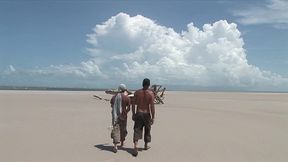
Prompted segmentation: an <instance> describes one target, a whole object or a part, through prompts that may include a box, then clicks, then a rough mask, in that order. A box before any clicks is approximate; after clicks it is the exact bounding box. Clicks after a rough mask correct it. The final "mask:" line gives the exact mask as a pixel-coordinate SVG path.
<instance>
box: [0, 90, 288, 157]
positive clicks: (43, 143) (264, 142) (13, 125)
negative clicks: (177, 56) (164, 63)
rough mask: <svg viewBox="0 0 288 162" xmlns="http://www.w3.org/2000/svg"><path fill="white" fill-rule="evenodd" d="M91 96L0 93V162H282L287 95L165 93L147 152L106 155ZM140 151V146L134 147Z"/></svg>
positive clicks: (104, 130)
mask: <svg viewBox="0 0 288 162" xmlns="http://www.w3.org/2000/svg"><path fill="white" fill-rule="evenodd" d="M93 95H98V96H101V97H104V98H107V99H110V97H112V96H111V95H107V94H105V93H104V92H102V91H99V92H69V91H0V161H1V162H120V161H123V162H130V161H133V162H138V161H139V162H148V161H149V162H176V161H178V162H193V161H194V162H287V161H288V139H287V137H288V94H285V93H234V92H225V93H224V92H223V93H222V92H176V91H175V92H173V91H168V92H167V93H166V98H165V100H164V101H165V104H164V105H156V119H155V123H154V125H153V126H152V143H151V147H152V148H151V149H149V150H148V151H140V152H139V155H138V157H136V158H135V157H133V156H132V155H131V149H132V148H133V143H132V137H133V122H132V120H131V112H129V118H128V136H127V139H126V143H125V147H124V148H123V149H120V150H119V151H118V153H116V154H115V153H113V152H111V149H112V147H111V146H112V140H111V139H110V130H109V126H110V123H111V108H110V105H109V102H106V101H103V100H98V99H95V98H94V97H93ZM139 146H141V147H143V140H141V141H140V142H139Z"/></svg>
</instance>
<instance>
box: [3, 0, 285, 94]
mask: <svg viewBox="0 0 288 162" xmlns="http://www.w3.org/2000/svg"><path fill="white" fill-rule="evenodd" d="M287 65H288V0H254V1H250V0H81V1H80V0H50V1H48V0H0V86H47V87H71V88H75V87H78V88H111V87H117V85H118V84H120V83H124V84H126V85H127V86H128V88H131V89H134V88H137V87H141V82H142V80H143V79H144V78H146V77H148V78H149V79H150V80H151V83H152V84H163V85H165V86H166V87H167V88H168V89H169V88H170V89H175V90H177V89H181V90H183V89H189V90H240V91H246V90H248V91H288V68H287Z"/></svg>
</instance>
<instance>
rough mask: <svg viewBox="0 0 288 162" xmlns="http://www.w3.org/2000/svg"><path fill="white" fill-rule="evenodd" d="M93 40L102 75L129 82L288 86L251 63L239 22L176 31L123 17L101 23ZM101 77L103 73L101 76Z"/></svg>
mask: <svg viewBox="0 0 288 162" xmlns="http://www.w3.org/2000/svg"><path fill="white" fill-rule="evenodd" d="M93 31H94V32H93V33H92V34H89V35H88V40H87V42H88V43H89V44H91V45H92V47H91V48H90V49H89V51H90V53H91V56H93V58H92V59H91V60H93V62H90V61H91V60H90V61H89V62H90V63H91V64H93V65H91V68H93V66H95V67H97V71H99V73H101V74H104V75H105V76H107V77H109V78H111V79H119V78H121V79H124V80H126V81H127V82H132V81H135V80H139V78H141V79H142V78H144V77H150V78H153V80H154V81H155V82H158V83H161V84H175V85H177V84H178V85H190V86H204V87H205V86H207V87H209V86H212V87H255V86H256V87H257V86H271V85H280V84H283V83H285V82H287V80H286V79H284V78H282V77H281V76H280V75H277V74H273V73H271V72H266V71H261V70H260V69H259V68H258V67H256V66H253V65H250V64H249V63H248V60H247V57H246V53H245V49H244V48H243V46H244V41H243V39H242V37H241V33H240V31H239V30H238V29H237V25H236V24H235V23H228V22H227V21H226V20H220V21H217V22H215V23H213V24H205V25H204V26H203V28H202V29H199V28H197V27H195V26H194V25H193V23H190V24H188V25H187V31H183V32H181V33H177V32H175V31H174V30H173V29H172V28H168V27H165V26H161V25H159V24H157V23H155V22H154V21H153V20H151V19H149V18H146V17H143V16H141V15H137V16H134V17H131V16H130V15H127V14H125V13H119V14H118V15H116V16H113V17H111V18H110V19H109V20H107V21H106V22H104V23H102V24H100V25H96V27H95V28H94V29H93ZM99 73H97V74H99Z"/></svg>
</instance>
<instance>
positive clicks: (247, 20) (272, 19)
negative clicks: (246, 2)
mask: <svg viewBox="0 0 288 162" xmlns="http://www.w3.org/2000/svg"><path fill="white" fill-rule="evenodd" d="M234 15H235V16H238V17H240V18H239V19H238V21H239V22H240V23H242V24H246V25H250V24H270V25H273V26H274V27H276V28H282V29H288V1H287V0H268V1H267V3H266V4H264V5H263V4H262V3H261V5H259V6H253V7H250V8H248V9H243V10H239V11H235V12H234Z"/></svg>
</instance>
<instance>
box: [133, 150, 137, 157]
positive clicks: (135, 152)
mask: <svg viewBox="0 0 288 162" xmlns="http://www.w3.org/2000/svg"><path fill="white" fill-rule="evenodd" d="M132 155H133V156H134V157H137V156H138V150H137V149H134V150H133V152H132Z"/></svg>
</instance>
